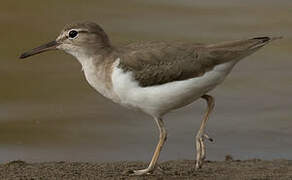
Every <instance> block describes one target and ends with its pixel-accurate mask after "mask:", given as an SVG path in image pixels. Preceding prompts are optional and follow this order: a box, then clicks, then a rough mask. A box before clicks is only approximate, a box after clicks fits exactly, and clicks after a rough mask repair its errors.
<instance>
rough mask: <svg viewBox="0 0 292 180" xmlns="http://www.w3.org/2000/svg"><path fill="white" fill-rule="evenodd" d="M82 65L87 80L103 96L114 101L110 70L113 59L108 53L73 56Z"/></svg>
mask: <svg viewBox="0 0 292 180" xmlns="http://www.w3.org/2000/svg"><path fill="white" fill-rule="evenodd" d="M75 57H76V58H77V60H78V61H79V62H80V64H81V65H82V70H83V72H84V75H85V78H86V80H87V82H88V83H89V84H90V85H91V86H92V87H93V88H94V89H96V90H97V91H98V92H99V93H100V94H102V95H103V96H105V97H107V98H110V99H112V100H113V101H116V95H115V94H114V93H113V91H112V80H111V72H112V68H113V67H112V65H113V62H114V59H113V58H112V57H111V56H109V55H108V54H98V55H91V56H88V55H82V54H77V55H76V56H75Z"/></svg>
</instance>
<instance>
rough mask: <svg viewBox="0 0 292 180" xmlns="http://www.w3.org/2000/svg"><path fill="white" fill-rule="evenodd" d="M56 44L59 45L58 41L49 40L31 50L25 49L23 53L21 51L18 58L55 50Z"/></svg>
mask: <svg viewBox="0 0 292 180" xmlns="http://www.w3.org/2000/svg"><path fill="white" fill-rule="evenodd" d="M58 45H60V43H58V42H57V41H51V42H49V43H47V44H44V45H41V46H39V47H36V48H34V49H32V50H29V51H26V52H25V53H22V54H21V55H20V57H19V58H20V59H24V58H27V57H29V56H33V55H35V54H39V53H42V52H45V51H49V50H56V49H57V46H58Z"/></svg>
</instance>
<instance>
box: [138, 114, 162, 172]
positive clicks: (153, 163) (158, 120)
mask: <svg viewBox="0 0 292 180" xmlns="http://www.w3.org/2000/svg"><path fill="white" fill-rule="evenodd" d="M154 119H155V122H156V124H157V125H158V128H159V133H160V135H159V142H158V144H157V146H156V149H155V152H154V154H153V157H152V160H151V162H150V164H149V165H148V167H147V168H146V169H141V170H134V172H133V175H143V174H149V173H151V172H153V171H154V169H155V168H156V162H157V160H158V158H159V154H160V151H161V149H162V147H163V144H164V142H165V141H166V138H167V133H166V129H165V127H164V123H163V120H162V119H161V118H154Z"/></svg>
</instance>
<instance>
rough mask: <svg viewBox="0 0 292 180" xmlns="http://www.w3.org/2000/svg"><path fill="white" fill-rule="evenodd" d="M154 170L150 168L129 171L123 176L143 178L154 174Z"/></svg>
mask: <svg viewBox="0 0 292 180" xmlns="http://www.w3.org/2000/svg"><path fill="white" fill-rule="evenodd" d="M152 172H153V170H151V169H150V168H146V169H140V170H127V171H126V172H124V173H123V174H125V175H129V176H141V175H150V174H152Z"/></svg>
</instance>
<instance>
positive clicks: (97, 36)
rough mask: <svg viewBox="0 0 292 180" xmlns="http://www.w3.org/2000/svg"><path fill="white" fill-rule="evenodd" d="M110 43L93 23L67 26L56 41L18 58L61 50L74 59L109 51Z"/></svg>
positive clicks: (100, 29)
mask: <svg viewBox="0 0 292 180" xmlns="http://www.w3.org/2000/svg"><path fill="white" fill-rule="evenodd" d="M110 47H111V45H110V41H109V38H108V36H107V34H106V33H105V32H104V30H103V29H102V28H101V27H100V26H99V25H97V24H96V23H93V22H83V23H75V24H69V25H67V26H65V28H64V29H63V30H62V31H61V33H60V34H59V36H58V37H57V38H56V40H54V41H51V42H49V43H46V44H44V45H41V46H39V47H36V48H34V49H32V50H29V51H27V52H25V53H23V54H21V56H20V58H22V59H23V58H27V57H29V56H32V55H35V54H39V53H42V52H45V51H49V50H58V49H59V50H63V51H65V52H67V53H69V54H71V55H73V56H75V57H77V58H78V56H90V55H92V53H99V51H100V52H104V51H107V50H108V49H110Z"/></svg>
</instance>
